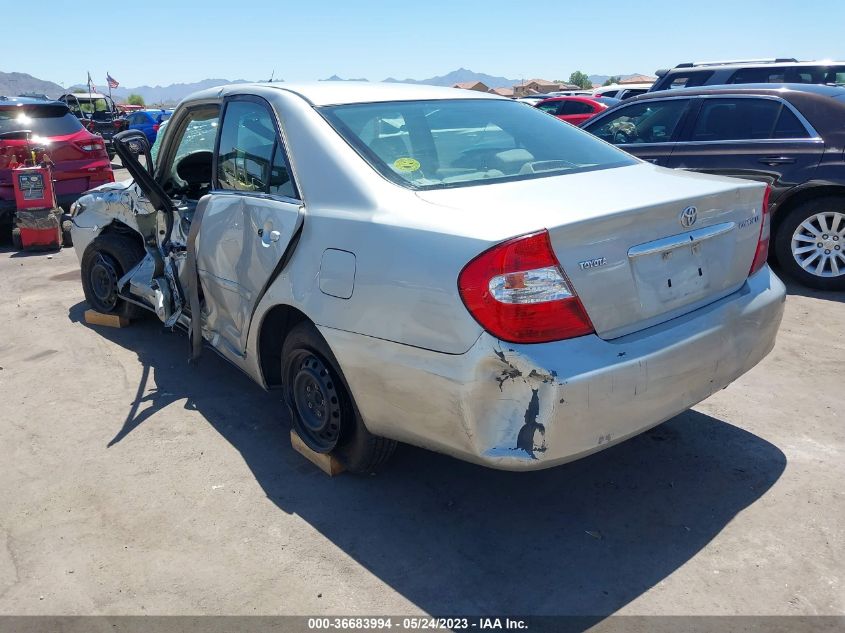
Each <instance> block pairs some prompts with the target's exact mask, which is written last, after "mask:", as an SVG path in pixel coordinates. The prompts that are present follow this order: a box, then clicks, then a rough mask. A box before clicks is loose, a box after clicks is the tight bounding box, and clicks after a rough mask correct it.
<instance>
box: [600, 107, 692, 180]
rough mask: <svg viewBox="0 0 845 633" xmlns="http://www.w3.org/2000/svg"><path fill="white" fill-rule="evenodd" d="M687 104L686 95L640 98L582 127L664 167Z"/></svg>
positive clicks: (611, 110) (672, 148) (672, 147)
mask: <svg viewBox="0 0 845 633" xmlns="http://www.w3.org/2000/svg"><path fill="white" fill-rule="evenodd" d="M689 107H690V98H689V97H667V98H665V99H643V100H642V101H636V102H635V103H631V104H627V105H624V106H617V107H615V108H611V109H610V110H607V111H606V112H605V113H604V114H599V115H598V116H596V117H594V118H592V119H590V120H589V121H587V122H586V123H585V124H584V125H583V129H585V130H587V131H588V132H590V133H592V134H595V135H596V136H598V137H599V138H600V139H602V140H605V141H607V142H608V143H613V144H614V145H617V146H618V147H619V148H620V149H624V150H625V151H626V152H629V153H631V154H633V155H634V156H636V157H637V158H641V159H643V160H645V161H648V162H650V163H654V164H656V165H663V166H665V165H666V164H667V163H668V160H669V157H670V156H671V154H672V151H673V150H674V148H675V143H676V141H677V138H678V134H679V133H680V130H681V129H682V128H683V125H684V122H685V120H686V117H687V112H688V110H689Z"/></svg>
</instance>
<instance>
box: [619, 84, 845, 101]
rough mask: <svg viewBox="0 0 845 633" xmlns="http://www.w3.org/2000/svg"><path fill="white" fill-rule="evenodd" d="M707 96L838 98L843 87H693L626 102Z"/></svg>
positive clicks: (743, 85) (645, 95)
mask: <svg viewBox="0 0 845 633" xmlns="http://www.w3.org/2000/svg"><path fill="white" fill-rule="evenodd" d="M707 94H720V95H724V94H761V95H780V96H783V97H786V98H788V97H789V96H791V95H794V94H809V95H818V96H821V97H838V96H840V95H845V86H828V85H825V84H785V83H784V84H774V83H772V84H730V85H726V86H695V87H692V88H670V89H667V90H657V91H654V92H647V93H645V94H641V95H637V96H636V97H633V98H631V99H628V100H627V102H629V103H630V102H634V101H646V100H648V99H656V98H660V97H668V96H670V95H671V96H681V95H684V96H699V95H707Z"/></svg>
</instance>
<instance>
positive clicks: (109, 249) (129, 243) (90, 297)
mask: <svg viewBox="0 0 845 633" xmlns="http://www.w3.org/2000/svg"><path fill="white" fill-rule="evenodd" d="M144 254H145V251H144V249H143V247H142V246H141V244H140V243H139V242H138V241H136V240H133V239H132V238H131V237H129V236H127V235H121V234H118V233H107V234H106V235H100V236H99V237H97V238H95V239H94V240H93V241H92V242H91V243H90V244H89V245H88V248H86V249H85V253H83V255H82V262H81V268H82V289H83V291H84V292H85V299H86V300H87V301H88V305H90V306H91V308H92V309H94V310H96V311H97V312H101V313H103V314H117V315H119V316H123V317H127V318H130V319H132V318H136V317H138V316H141V315H142V314H143V313H144V310H143V308H141V307H140V306H137V305H135V304H132V303H129V302H128V301H124V300H123V299H121V298H120V297H119V296H118V294H117V291H118V288H117V282H118V281H119V280H120V278H121V277H123V275H125V274H126V272H127V271H129V270H131V269H132V267H133V266H135V265H136V264H137V263H138V262H139V261H141V259H143V257H144Z"/></svg>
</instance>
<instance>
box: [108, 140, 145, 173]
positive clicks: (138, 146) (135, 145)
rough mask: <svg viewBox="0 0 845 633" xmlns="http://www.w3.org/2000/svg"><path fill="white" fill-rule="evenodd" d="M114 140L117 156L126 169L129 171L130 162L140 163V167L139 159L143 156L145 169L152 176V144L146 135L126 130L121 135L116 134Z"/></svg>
mask: <svg viewBox="0 0 845 633" xmlns="http://www.w3.org/2000/svg"><path fill="white" fill-rule="evenodd" d="M112 140H113V141H114V149H115V151H116V152H117V155H118V156H120V160H121V162H122V163H123V165H124V167H127V169H128V165H127V162H128V161H134V162H135V163H139V166H140V161H138V158H137V157H138V156H141V155H143V156H144V161H145V163H146V164H145V165H144V168H145V169H146V171H147V173H149V174H150V175H152V173H153V157H152V154H151V153H150V142H149V141H148V140H147V136H146V134H144V133H143V132H142V131H141V130H125V131H123V132H120V133H119V134H115V135H114V137H113V138H112Z"/></svg>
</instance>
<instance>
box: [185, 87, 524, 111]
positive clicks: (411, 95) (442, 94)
mask: <svg viewBox="0 0 845 633" xmlns="http://www.w3.org/2000/svg"><path fill="white" fill-rule="evenodd" d="M267 88H273V89H276V90H285V91H287V92H292V93H294V94H297V95H299V96H300V97H302V98H303V99H305V100H306V101H308V102H309V103H310V104H311V105H314V106H327V105H346V104H353V103H374V102H384V101H423V100H438V99H500V100H501V99H505V100H507V101H510V99H507V98H506V97H501V96H499V95H494V94H489V93H486V92H478V91H476V90H462V89H460V88H443V87H441V86H428V85H423V84H404V83H398V82H397V83H376V82H372V83H371V82H367V81H317V82H313V83H287V82H284V83H282V82H279V83H246V84H229V85H225V86H217V87H215V88H209V89H206V90H202V91H200V92H195V93H194V94H192V95H190V96H188V97H187V98H186V100H187V101H194V100H197V99H208V98H212V97H217V96H221V95H227V94H240V93H244V92H245V93H247V94H249V93H250V92H252V91H253V90H255V89H262V90H264V89H267Z"/></svg>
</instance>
